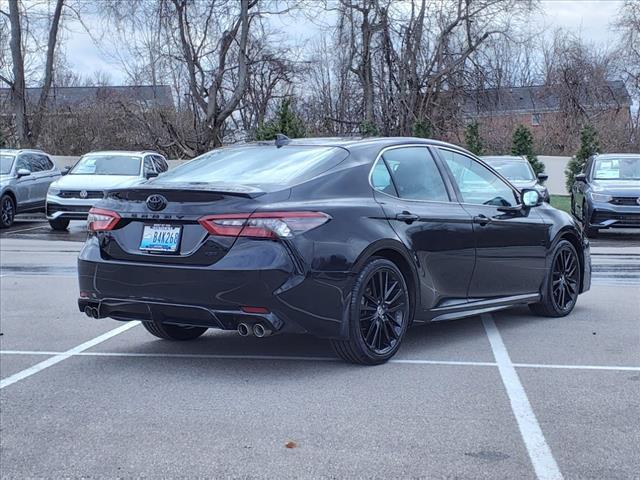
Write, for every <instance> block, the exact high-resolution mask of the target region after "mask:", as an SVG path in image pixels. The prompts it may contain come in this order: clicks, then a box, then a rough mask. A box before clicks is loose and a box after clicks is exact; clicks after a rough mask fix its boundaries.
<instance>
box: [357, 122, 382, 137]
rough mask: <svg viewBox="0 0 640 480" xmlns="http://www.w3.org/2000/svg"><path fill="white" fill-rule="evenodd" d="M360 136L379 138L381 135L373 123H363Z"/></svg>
mask: <svg viewBox="0 0 640 480" xmlns="http://www.w3.org/2000/svg"><path fill="white" fill-rule="evenodd" d="M360 135H362V136H363V137H377V136H378V135H379V132H378V127H377V126H376V125H375V124H374V123H371V122H362V123H361V124H360Z"/></svg>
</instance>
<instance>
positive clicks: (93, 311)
mask: <svg viewBox="0 0 640 480" xmlns="http://www.w3.org/2000/svg"><path fill="white" fill-rule="evenodd" d="M91 315H92V316H93V318H100V311H99V310H98V309H97V308H95V307H94V308H92V309H91Z"/></svg>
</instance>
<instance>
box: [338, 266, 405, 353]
mask: <svg viewBox="0 0 640 480" xmlns="http://www.w3.org/2000/svg"><path fill="white" fill-rule="evenodd" d="M410 302H411V300H410V296H409V290H408V288H407V282H406V280H405V278H404V275H403V274H402V272H401V271H400V269H399V268H398V267H397V266H396V265H395V264H394V263H393V262H391V261H389V260H387V259H384V258H373V259H371V260H370V261H369V262H368V263H367V264H366V265H365V267H364V268H363V269H362V271H361V272H360V273H359V275H358V277H357V278H356V281H355V284H354V286H353V289H352V290H351V302H350V304H349V315H348V322H349V324H348V326H347V327H348V329H347V330H348V338H347V339H346V340H332V341H331V344H332V346H333V349H334V350H335V352H336V354H337V355H338V356H339V357H340V358H342V359H343V360H345V361H347V362H350V363H356V364H361V365H378V364H381V363H384V362H386V361H387V360H389V359H390V358H391V357H393V356H394V355H395V354H396V352H397V351H398V349H399V348H400V344H401V343H402V339H403V338H404V335H405V333H406V331H407V328H408V327H409V325H410V324H411V320H412V319H411V312H412V308H411V303H410Z"/></svg>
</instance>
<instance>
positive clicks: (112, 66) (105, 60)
mask: <svg viewBox="0 0 640 480" xmlns="http://www.w3.org/2000/svg"><path fill="white" fill-rule="evenodd" d="M621 3H622V0H542V12H541V14H540V15H537V16H535V17H534V18H532V24H533V23H534V24H537V25H540V27H541V28H545V29H546V30H547V31H548V32H549V33H551V32H553V30H555V29H556V28H559V27H562V28H565V29H568V30H570V31H572V32H574V33H576V34H579V35H580V36H581V37H582V38H583V39H585V40H588V41H591V42H593V43H596V44H598V45H601V46H610V45H612V44H613V43H614V42H615V39H616V32H615V31H614V30H613V29H612V28H611V23H612V22H613V21H614V20H615V17H616V15H617V13H618V11H619V9H620V6H621ZM92 20H93V21H98V20H97V19H92ZM91 23H93V22H92V21H89V22H88V24H89V25H91ZM69 26H70V27H71V31H70V32H69V33H68V34H67V35H68V38H67V41H66V44H65V50H66V54H67V55H66V56H67V62H68V64H69V66H70V67H71V68H72V69H73V70H74V71H76V72H79V73H83V74H84V75H91V74H92V73H93V72H95V71H98V70H103V71H106V72H108V73H109V74H110V76H111V80H112V82H113V84H120V83H124V80H125V77H124V74H123V73H122V71H121V70H120V68H119V66H118V64H117V62H115V61H114V60H113V59H110V58H109V55H105V54H104V52H101V51H100V49H99V48H98V46H96V45H95V44H94V42H93V41H92V39H91V37H90V36H89V35H88V34H87V33H86V32H85V31H83V29H82V27H81V26H80V25H69ZM288 28H291V29H292V32H291V33H292V34H294V35H296V36H301V37H304V36H305V35H306V36H307V38H308V37H309V36H313V35H314V32H316V33H317V27H315V26H313V25H312V24H310V23H309V24H308V25H306V24H305V25H301V24H300V22H298V23H297V24H293V25H291V26H289V27H288ZM303 39H304V38H301V40H303Z"/></svg>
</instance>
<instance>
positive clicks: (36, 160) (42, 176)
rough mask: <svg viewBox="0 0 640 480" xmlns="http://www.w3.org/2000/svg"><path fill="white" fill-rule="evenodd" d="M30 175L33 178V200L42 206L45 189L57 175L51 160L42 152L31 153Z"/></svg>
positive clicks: (45, 196) (45, 194)
mask: <svg viewBox="0 0 640 480" xmlns="http://www.w3.org/2000/svg"><path fill="white" fill-rule="evenodd" d="M31 157H32V161H31V165H32V167H33V168H32V170H31V171H32V175H33V177H34V179H33V191H32V193H33V201H34V202H36V203H37V204H38V205H40V206H43V207H44V203H45V200H46V198H47V190H48V189H49V185H50V184H51V182H53V181H54V180H55V179H56V178H57V177H58V176H59V175H58V174H57V171H56V168H55V166H54V165H53V162H52V161H51V160H50V159H49V157H48V156H46V155H44V154H33V155H32V156H31Z"/></svg>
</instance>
